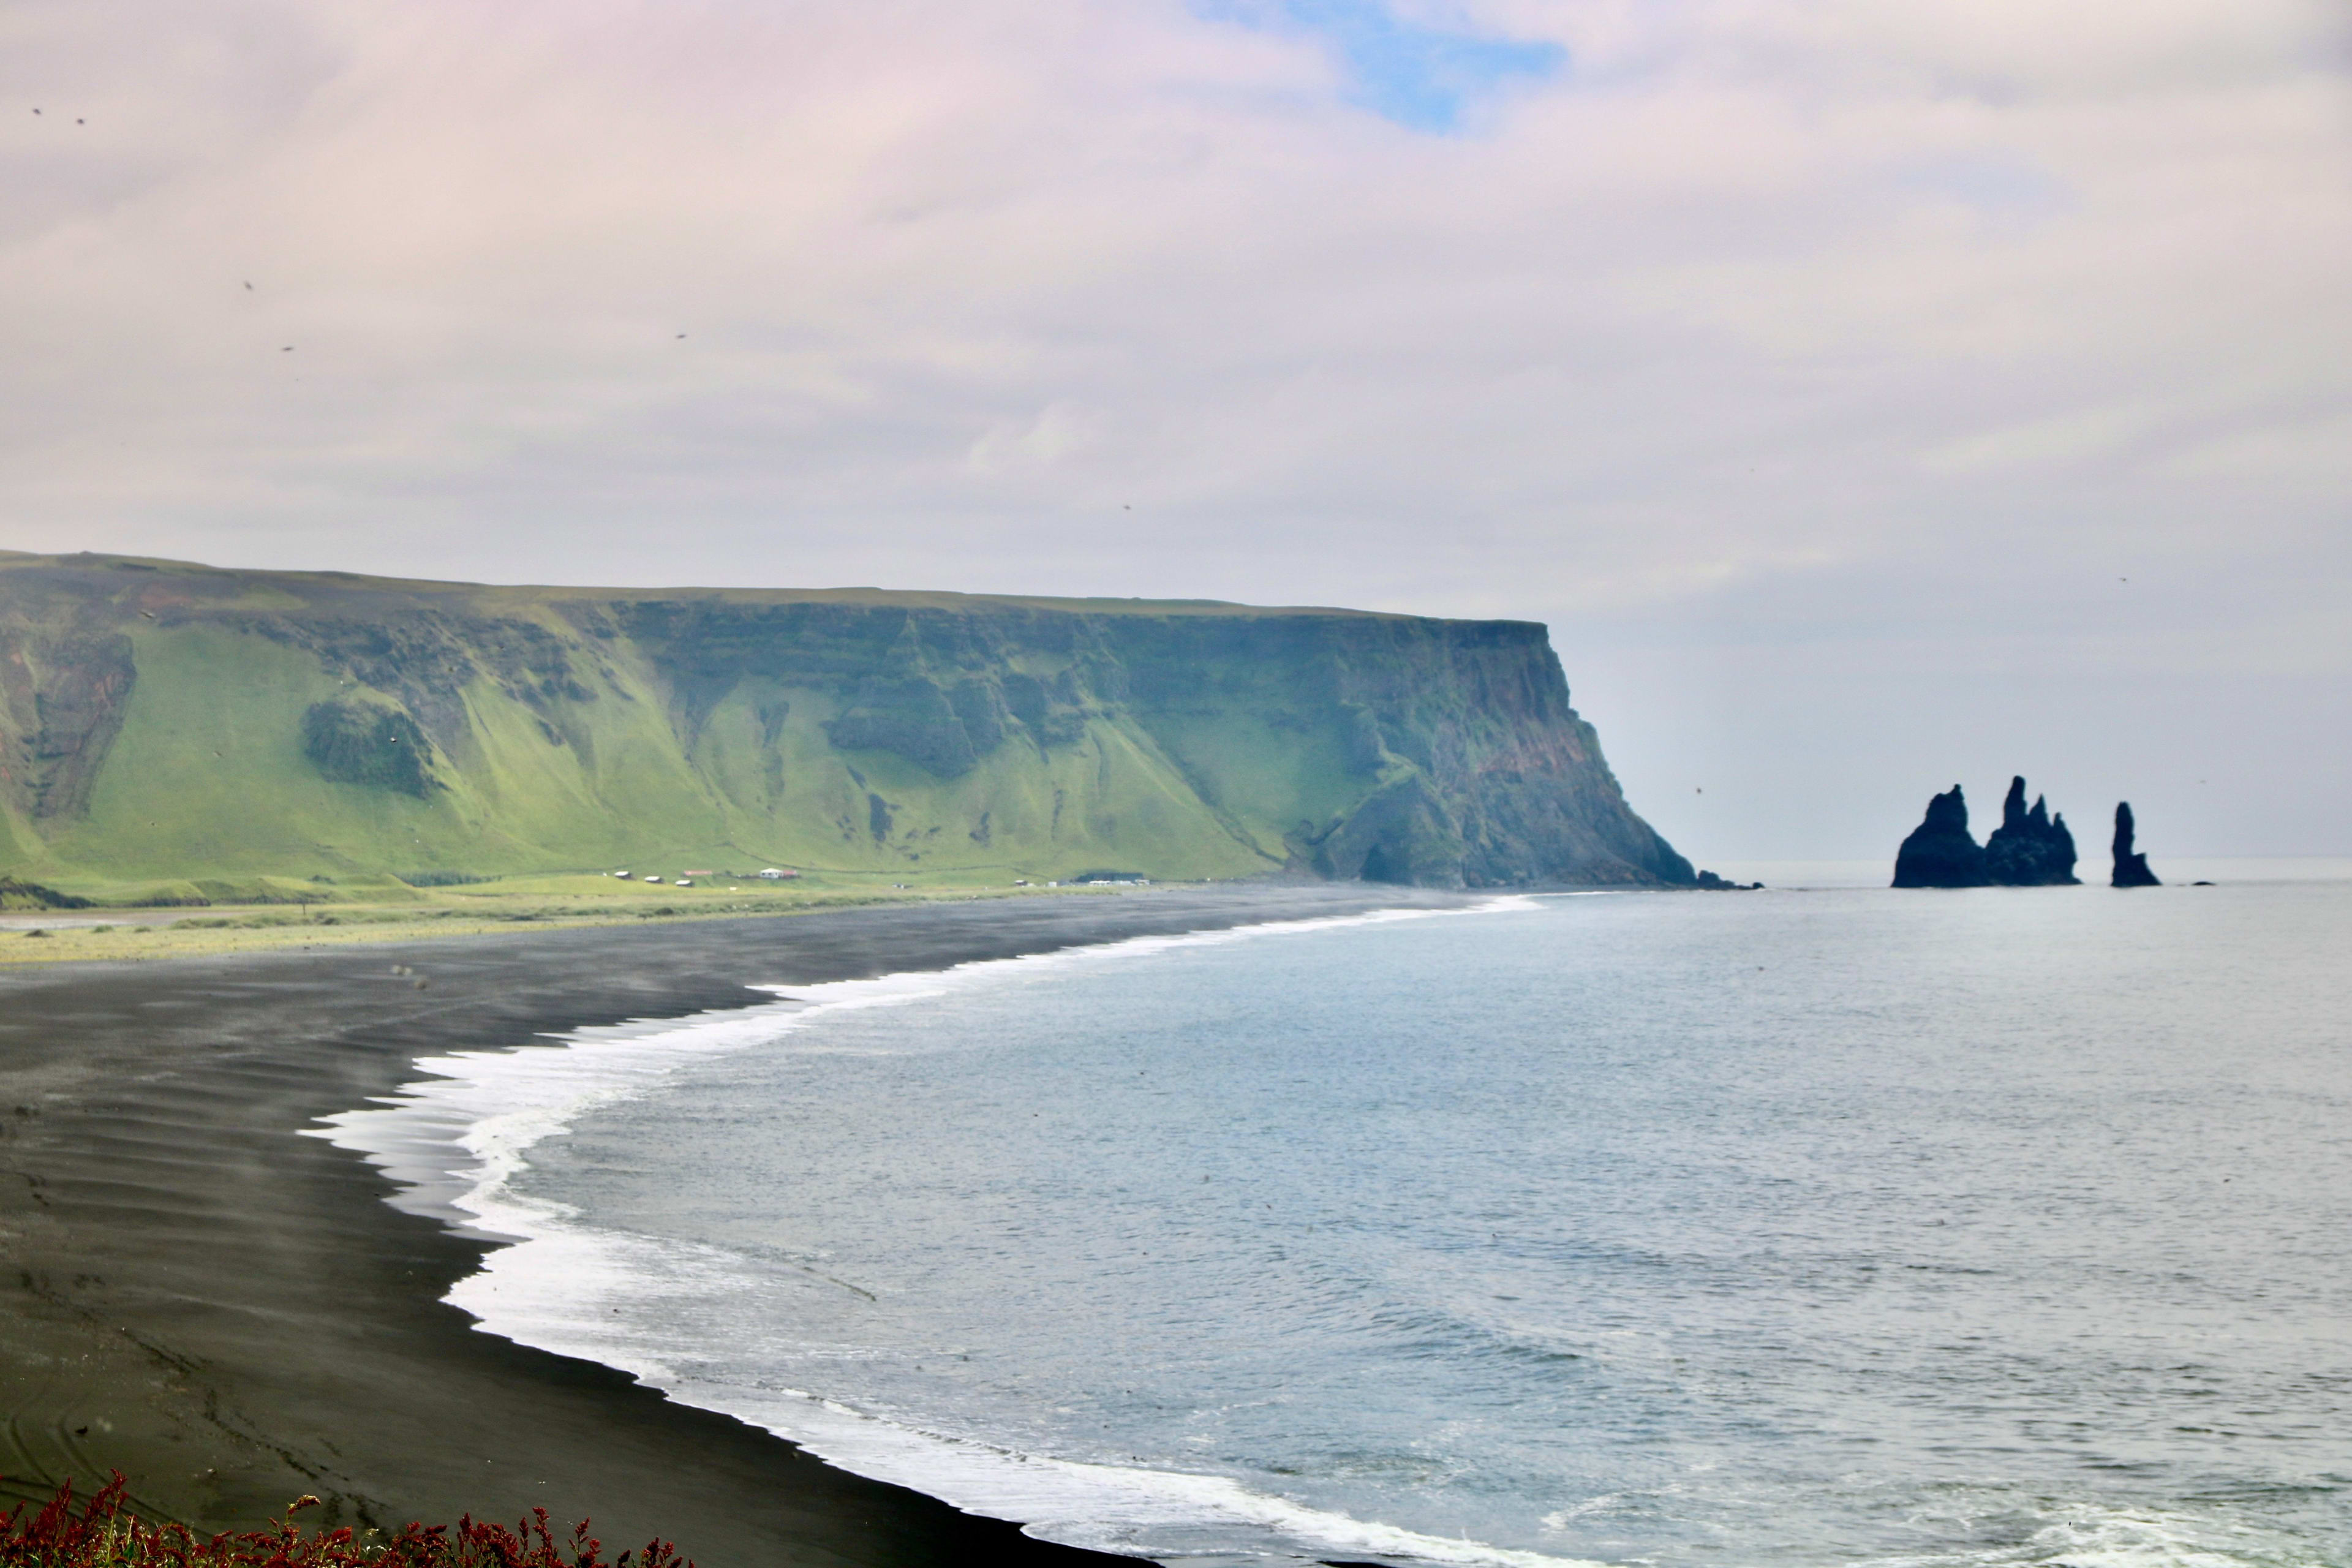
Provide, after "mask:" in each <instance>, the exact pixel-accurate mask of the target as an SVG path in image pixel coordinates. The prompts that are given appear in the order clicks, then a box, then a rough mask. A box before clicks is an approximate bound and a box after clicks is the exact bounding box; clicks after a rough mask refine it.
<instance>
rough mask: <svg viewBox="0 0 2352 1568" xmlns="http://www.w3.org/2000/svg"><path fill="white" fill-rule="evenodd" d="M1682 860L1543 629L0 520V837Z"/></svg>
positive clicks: (35, 841)
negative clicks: (288, 548)
mask: <svg viewBox="0 0 2352 1568" xmlns="http://www.w3.org/2000/svg"><path fill="white" fill-rule="evenodd" d="M673 860H674V861H677V862H679V863H681V864H683V863H688V862H709V863H716V864H734V865H740V864H743V863H745V862H747V861H758V862H761V863H772V864H776V865H782V866H793V867H799V868H809V869H815V870H830V871H836V872H840V873H843V874H848V875H856V874H872V875H887V874H889V873H891V872H893V871H897V872H901V873H904V872H908V871H939V870H950V871H952V870H957V869H980V870H985V869H989V868H1002V869H1003V871H1004V872H1005V873H1007V874H1008V875H1031V876H1034V877H1038V878H1051V877H1055V876H1057V875H1067V874H1069V873H1072V872H1075V871H1077V870H1082V869H1086V868H1112V867H1115V868H1120V869H1129V870H1135V871H1140V872H1143V873H1145V874H1148V875H1157V876H1161V877H1170V878H1177V877H1203V876H1213V877H1230V876H1241V875H1248V874H1251V873H1254V872H1260V871H1267V870H1275V869H1280V868H1297V869H1306V870H1311V871H1313V872H1316V873H1318V874H1320V875H1323V876H1327V877H1336V878H1355V877H1362V878H1367V879H1376V880H1378V879H1386V880H1393V881H1400V882H1414V883H1420V884H1423V885H1433V886H1475V887H1487V886H1508V885H1515V884H1527V883H1542V882H1580V883H1601V884H1616V885H1627V886H1642V885H1659V884H1668V885H1687V884H1689V883H1690V882H1691V881H1692V873H1691V868H1690V867H1689V865H1688V863H1687V862H1685V860H1684V859H1683V858H1681V857H1680V856H1678V855H1676V854H1675V851H1674V850H1673V848H1672V847H1669V846H1668V845H1667V844H1666V843H1665V842H1664V840H1663V839H1662V838H1660V837H1658V836H1657V834H1655V833H1654V832H1653V831H1652V830H1651V829H1650V827H1649V826H1648V825H1646V824H1645V823H1643V821H1642V820H1641V819H1640V818H1639V817H1638V816H1634V815H1633V812H1632V810H1631V809H1630V808H1629V807H1627V805H1625V802H1624V800H1623V797H1622V795H1621V794H1620V792H1619V789H1618V786H1617V784H1616V781H1615V780H1614V779H1613V778H1612V776H1611V775H1610V773H1609V770H1608V767H1607V764H1606V763H1604V762H1603V761H1602V759H1601V749H1600V745H1599V742H1598V740H1597V738H1596V737H1595V736H1594V734H1593V731H1592V729H1591V726H1590V725H1588V724H1586V723H1585V722H1584V721H1582V720H1581V719H1580V718H1579V717H1578V716H1577V714H1576V712H1575V710H1573V709H1572V708H1571V707H1570V705H1569V694H1568V687H1567V683H1566V681H1565V679H1563V678H1562V675H1561V672H1560V668H1559V662H1558V660H1557V659H1556V658H1554V657H1553V655H1552V653H1551V650H1550V648H1549V646H1548V644H1547V642H1546V640H1545V637H1544V632H1543V628H1542V627H1540V626H1533V625H1528V624H1524V623H1517V622H1461V621H1437V620H1425V619H1419V618H1414V617H1410V616H1379V615H1365V614H1358V613H1353V612H1347V611H1331V610H1262V609H1253V608H1249V607H1245V606H1241V605H1212V604H1189V603H1188V604H1171V603H1151V602H1145V601H1092V600H1060V601H1056V600H1043V599H1009V598H980V597H967V596H963V595H944V594H886V593H881V592H877V591H872V590H845V591H836V592H825V593H793V592H783V591H777V592H755V591H713V590H677V591H661V592H631V591H615V590H591V589H560V588H550V589H526V588H493V587H480V586H475V585H469V584H436V583H406V582H394V581H388V580H381V579H369V578H360V577H351V576H344V575H341V574H278V573H248V572H223V571H215V570H212V569H209V568H205V567H200V566H190V565H184V564H180V563H167V562H146V561H128V560H121V559H118V558H111V557H98V556H87V555H85V556H66V557H42V556H26V555H6V554H0V871H22V872H24V873H26V875H27V876H38V877H39V878H40V879H44V880H64V881H68V882H70V881H71V880H73V879H74V878H75V877H77V876H79V877H83V878H85V879H137V878H142V877H144V878H184V877H190V876H196V875H202V874H215V875H239V874H261V873H268V874H276V875H284V876H309V875H334V874H337V873H339V872H353V871H366V872H382V871H393V872H409V871H424V870H435V869H442V870H459V871H466V872H472V873H478V874H496V873H505V872H517V871H527V870H557V869H575V868H595V867H605V866H612V867H617V866H622V865H625V864H628V863H629V862H631V861H646V862H656V861H658V862H668V861H673Z"/></svg>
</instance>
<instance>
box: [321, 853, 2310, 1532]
mask: <svg viewBox="0 0 2352 1568" xmlns="http://www.w3.org/2000/svg"><path fill="white" fill-rule="evenodd" d="M1822 880H1823V881H1824V882H1828V883H1834V881H1835V880H1836V879H1835V878H1833V877H1832V878H1824V879H1822ZM1146 896H1148V895H1146ZM2347 959H2352V881H2346V880H2340V879H2338V880H2299V881H2298V880H2285V879H2280V880H2263V881H2247V882H2237V883H2230V882H2225V883H2223V885H2221V886H2216V887H2210V888H2192V887H2181V886H2172V887H2166V888H2162V889H2148V890H2144V891H2134V892H2117V891H2115V890H2112V889H2105V888H2097V887H2089V888H2075V889H1977V890H1971V891H1966V892H1949V893H1938V892H1900V893H1898V892H1894V891H1891V890H1888V889H1878V888H1855V887H1837V886H1833V885H1832V886H1823V887H1820V888H1817V889H1813V890H1807V891H1788V892H1783V891H1778V890H1771V891H1765V892H1754V893H1739V894H1688V893H1663V894H1662V893H1629V894H1603V895H1567V896H1544V897H1508V898H1497V899H1494V900H1488V901H1487V902H1486V903H1485V904H1483V905H1481V906H1479V907H1476V908H1474V909H1469V910H1462V911H1458V912H1426V911H1422V912H1394V913H1390V914H1386V915H1372V916H1368V917H1360V918H1348V919H1334V920H1323V921H1300V922H1293V923H1290V924H1286V925H1274V926H1262V927H1257V928H1253V929H1249V930H1244V931H1230V932H1216V933H1204V934H1201V935H1196V936H1190V937H1174V938H1151V939H1144V940H1139V941H1134V942H1122V943H1118V944H1114V945H1108V946H1104V947H1097V948H1088V949H1082V950H1077V951H1075V952H1064V953H1060V954H1053V955H1046V956H1042V957H1037V958H1028V959H1019V960H1013V961H1007V962H1001V963H982V964H974V965H969V966H966V967H964V968H962V969H960V970H955V971H951V972H949V973H939V974H933V973H925V974H908V975H898V976H890V977H886V978H884V979H880V980H874V981H861V982H849V983H843V984H825V985H814V986H808V987H800V988H795V987H791V986H788V985H787V986H782V987H781V988H780V989H779V991H778V993H777V995H776V999H775V1001H774V1002H773V1003H772V1004H770V1005H764V1006H761V1007H756V1008H752V1009H750V1010H747V1011H742V1012H734V1013H726V1014H713V1015H707V1016H698V1017H693V1018H688V1019H683V1020H671V1021H665V1022H658V1023H646V1024H638V1025H632V1026H624V1027H620V1028H614V1029H604V1030H594V1031H588V1032H584V1033H583V1034H581V1035H579V1036H576V1037H571V1038H569V1039H567V1040H565V1041H562V1042H556V1043H549V1042H541V1043H537V1044H532V1045H528V1046H522V1045H519V1047H518V1048H517V1049H514V1050H511V1051H502V1052H485V1053H470V1054H466V1055H460V1056H454V1057H450V1058H441V1059H437V1060H434V1061H429V1062H425V1063H422V1064H420V1067H421V1068H422V1069H423V1070H424V1073H425V1076H423V1077H421V1078H420V1079H419V1080H418V1082H417V1083H415V1085H412V1086H411V1087H410V1088H409V1089H407V1090H406V1091H405V1092H404V1094H403V1095H402V1096H401V1097H400V1098H399V1099H398V1100H396V1101H394V1102H392V1103H389V1104H386V1105H383V1106H376V1107H365V1108H358V1109H355V1110H353V1111H352V1112H350V1113H347V1114H345V1115H342V1116H340V1117H337V1118H334V1119H332V1124H331V1126H329V1127H327V1128H324V1129H321V1130H320V1131H321V1133H322V1135H326V1136H331V1137H332V1138H334V1139H335V1140H336V1141H337V1142H341V1143H343V1144H345V1145H346V1146H348V1147H352V1148H355V1149H359V1150H362V1151H364V1152H367V1153H368V1155H369V1157H371V1158H372V1159H374V1160H375V1161H377V1163H380V1164H382V1165H383V1166H384V1168H385V1169H386V1170H387V1172H388V1173H390V1174H392V1175H393V1176H394V1179H395V1181H397V1182H398V1183H399V1184H400V1186H401V1195H400V1197H399V1198H398V1200H397V1201H398V1202H399V1203H400V1204H401V1205H403V1206H404V1207H411V1208H415V1209H417V1210H420V1211H422V1212H428V1213H433V1214H436V1215H441V1216H443V1217H444V1218H445V1219H446V1220H448V1221H449V1222H450V1223H453V1224H462V1225H465V1226H469V1227H472V1228H474V1229H476V1230H478V1231H481V1232H484V1233H488V1234H490V1235H494V1236H497V1237H501V1238H503V1239H507V1240H509V1241H510V1242H512V1245H509V1246H508V1247H503V1248H502V1249H500V1250H499V1251H497V1252H494V1253H492V1254H491V1255H490V1257H489V1258H488V1261H487V1263H486V1266H485V1268H483V1270H482V1271H481V1272H480V1273H478V1274H477V1275H476V1276H474V1277H472V1278H470V1279H466V1280H464V1281H462V1282H460V1283H459V1284H458V1286H457V1288H456V1289H455V1290H454V1291H453V1292H452V1296H451V1299H452V1300H454V1301H456V1302H457V1304H458V1305H459V1306H461V1307H463V1308H464V1309H465V1310H467V1311H469V1312H471V1313H473V1314H475V1315H476V1316H477V1317H478V1318H479V1320H480V1321H481V1326H482V1327H483V1328H484V1329H485V1330H486V1331H490V1332H494V1333H499V1334H503V1335H506V1336H508V1337H509V1338H512V1339H515V1340H519V1341H521V1342H526V1343H530V1344H534V1345H539V1346H542V1347H544V1348H547V1349H550V1350H554V1351H559V1352H564V1353H568V1354H573V1355H581V1356H587V1357H591V1358H593V1359H595V1360H597V1361H601V1362H604V1363H609V1364H611V1365H613V1366H616V1367H620V1368H624V1369H625V1370H627V1371H629V1372H631V1373H635V1374H636V1375H637V1376H638V1377H640V1378H642V1379H643V1380H645V1381H646V1382H648V1383H651V1384H656V1385H657V1386H659V1387H661V1388H663V1389H665V1390H667V1391H668V1392H669V1393H670V1394H672V1395H673V1396H674V1397H676V1398H678V1399H680V1400H683V1401H686V1402H688V1403H690V1404H694V1405H704V1406H708V1407H709V1408H713V1409H718V1410H723V1411H727V1412H730V1413H731V1414H734V1415H739V1416H741V1417H743V1418H744V1419H746V1420H749V1421H751V1422H754V1423H756V1424H758V1425H760V1426H765V1427H767V1428H769V1429H771V1430H772V1431H775V1432H777V1433H779V1434H781V1435H782V1436H787V1437H790V1438H793V1440H795V1441H798V1442H801V1443H803V1444H804V1445H806V1446H807V1447H811V1448H812V1449H814V1450H815V1451H816V1452H818V1453H821V1454H823V1455H824V1456H825V1457H827V1458H830V1459H832V1460H833V1461H834V1462H835V1463H837V1464H840V1465H842V1466H844V1467H845V1468H849V1469H853V1470H856V1471H859V1472H861V1473H864V1474H866V1475H871V1476H875V1477H877V1478H879V1479H887V1480H892V1481H897V1482H900V1483H902V1484H905V1485H908V1486H911V1487H915V1488H918V1489H921V1490H924V1491H928V1492H930V1493H932V1494H934V1495H937V1496H940V1497H942V1498H945V1499H947V1500H950V1502H953V1503H956V1504H958V1505H960V1506H962V1507H965V1508H968V1509H971V1510H973V1511H977V1512H982V1513H989V1514H993V1515H997V1516H1000V1517H1004V1518H1011V1519H1016V1520H1021V1521H1025V1522H1027V1523H1028V1524H1029V1525H1030V1526H1031V1528H1032V1531H1033V1532H1034V1533H1036V1534H1039V1535H1042V1536H1045V1537H1047V1538H1050V1539H1053V1540H1057V1541H1064V1542H1071V1543H1074V1544H1079V1545H1085V1546H1091V1547H1097V1548H1100V1549H1104V1550H1109V1551H1119V1552H1130V1553H1135V1554H1138V1555H1142V1556H1150V1557H1156V1558H1159V1559H1161V1560H1164V1561H1167V1562H1171V1563H1178V1562H1181V1563H1203V1564H1218V1563H1285V1562H1301V1563H1308V1562H1318V1561H1334V1560H1337V1561H1345V1562H1354V1563H1395V1564H1406V1563H1458V1564H1551V1563H1612V1564H1635V1563H1639V1564H1657V1565H1662V1568H1734V1565H1737V1568H1779V1565H1806V1568H1812V1565H1830V1564H1863V1563H1869V1564H1890V1565H1892V1564H1902V1565H1905V1568H1943V1565H1951V1568H1969V1565H1984V1568H1994V1565H2000V1568H2009V1565H2020V1568H2022V1565H2028V1564H2042V1563H2048V1564H2066V1565H2068V1568H2142V1565H2145V1568H2169V1565H2174V1564H2178V1565H2181V1568H2234V1565H2239V1564H2245V1565H2257V1564H2259V1565H2265V1568H2269V1565H2279V1568H2285V1565H2297V1568H2301V1565H2321V1564H2332V1565H2336V1568H2344V1565H2347V1564H2352V1506H2347V1505H2348V1504H2352V962H2347Z"/></svg>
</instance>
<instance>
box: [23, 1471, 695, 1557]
mask: <svg viewBox="0 0 2352 1568" xmlns="http://www.w3.org/2000/svg"><path fill="white" fill-rule="evenodd" d="M318 1502H319V1500H318V1499H317V1498H313V1497H306V1498H303V1499H300V1500H299V1501H297V1502H296V1503H295V1504H294V1505H293V1506H292V1507H291V1508H289V1509H288V1510H286V1517H285V1518H284V1519H282V1520H280V1521H278V1523H277V1525H276V1527H275V1528H273V1529H270V1530H262V1531H248V1532H246V1533H244V1534H238V1535H215V1536H209V1537H201V1536H198V1535H197V1534H195V1533H194V1531H190V1530H189V1529H188V1528H187V1527H186V1526H184V1525H178V1524H150V1523H149V1522H147V1521H145V1520H143V1519H140V1518H139V1517H137V1516H136V1515H134V1514H132V1513H131V1511H130V1510H129V1508H128V1507H127V1506H126V1503H125V1499H124V1482H123V1479H122V1477H121V1474H120V1473H117V1474H116V1476H115V1477H114V1479H112V1480H110V1481H109V1482H108V1483H107V1484H106V1485H105V1486H104V1487H102V1488H100V1489H99V1491H98V1493H97V1494H96V1495H95V1496H93V1497H92V1498H91V1499H90V1500H89V1501H88V1502H86V1503H84V1504H83V1505H82V1509H81V1511H80V1513H79V1514H76V1513H75V1512H74V1507H73V1483H72V1482H71V1481H68V1482H67V1483H66V1484H65V1485H64V1486H62V1487H59V1488H58V1495H57V1496H55V1497H54V1498H51V1499H50V1500H48V1502H47V1504H45V1505H44V1506H43V1507H42V1508H41V1509H40V1510H39V1511H38V1512H35V1511H34V1510H33V1505H32V1504H31V1503H26V1504H25V1505H24V1506H23V1507H22V1508H17V1509H12V1510H8V1511H6V1512H0V1568H694V1564H693V1563H690V1562H688V1561H687V1560H686V1559H683V1558H681V1557H679V1556H678V1554H677V1550H676V1548H674V1547H672V1546H671V1545H670V1543H669V1542H667V1541H652V1542H646V1545H645V1546H644V1548H643V1549H642V1550H639V1551H636V1552H622V1553H621V1555H620V1556H619V1557H618V1558H616V1559H614V1561H612V1562H611V1563H607V1562H606V1561H605V1558H604V1547H603V1544H602V1543H601V1542H597V1541H596V1540H595V1539H594V1538H593V1537H592V1536H590V1535H589V1533H588V1522H587V1521H585V1520H583V1521H581V1522H580V1524H579V1526H578V1528H576V1529H574V1530H573V1531H572V1534H571V1535H570V1537H569V1538H567V1539H563V1540H558V1539H557V1538H556V1536H555V1534H554V1532H553V1531H551V1530H550V1529H549V1528H548V1523H547V1510H545V1509H533V1510H531V1517H530V1518H529V1519H526V1520H523V1521H521V1522H520V1523H519V1524H518V1525H517V1526H516V1527H515V1528H514V1529H513V1530H509V1529H507V1528H506V1526H504V1525H501V1524H489V1523H486V1522H480V1521H476V1520H475V1519H474V1518H473V1517H472V1516H471V1515H467V1516H466V1517H465V1518H462V1519H460V1520H459V1521H457V1526H456V1528H454V1529H452V1528H451V1527H450V1526H448V1525H446V1524H436V1525H430V1526H427V1525H422V1524H411V1525H409V1526H407V1527H406V1528H405V1529H403V1530H402V1531H399V1532H398V1533H397V1534H394V1535H392V1536H388V1537H383V1538H380V1539H370V1540H362V1539H361V1538H360V1537H359V1536H357V1535H355V1534H353V1533H352V1531H349V1530H329V1531H319V1532H318V1533H316V1534H313V1535H305V1534H303V1533H302V1531H301V1528H300V1527H299V1526H298V1525H297V1524H296V1523H295V1522H294V1516H295V1515H296V1514H297V1513H299V1512H300V1511H301V1510H303V1509H306V1508H315V1507H317V1506H318Z"/></svg>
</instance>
